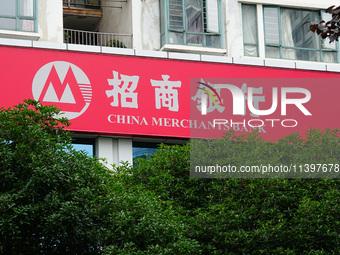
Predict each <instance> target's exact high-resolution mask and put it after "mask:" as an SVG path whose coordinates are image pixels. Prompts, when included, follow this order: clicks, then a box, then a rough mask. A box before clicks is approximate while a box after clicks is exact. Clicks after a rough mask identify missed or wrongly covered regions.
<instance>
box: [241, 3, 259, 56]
mask: <svg viewBox="0 0 340 255" xmlns="http://www.w3.org/2000/svg"><path fill="white" fill-rule="evenodd" d="M247 5H248V6H254V8H255V29H256V31H255V34H256V43H246V42H245V40H244V39H245V36H244V18H243V17H244V10H243V7H244V6H247ZM241 15H242V36H243V55H244V56H247V57H255V58H256V57H259V54H260V53H259V38H258V37H259V33H258V32H259V31H258V29H259V28H258V22H257V19H258V17H257V6H256V4H243V3H242V5H241ZM247 45H250V46H255V47H256V52H257V56H250V55H245V53H246V50H245V48H246V46H247Z"/></svg>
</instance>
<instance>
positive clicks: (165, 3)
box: [160, 0, 223, 49]
mask: <svg viewBox="0 0 340 255" xmlns="http://www.w3.org/2000/svg"><path fill="white" fill-rule="evenodd" d="M216 1H217V7H218V29H219V32H218V33H216V32H209V31H208V26H207V25H205V24H204V23H205V20H207V19H208V16H207V10H206V7H205V6H204V5H206V1H204V0H202V5H201V6H202V14H203V16H202V28H203V31H202V32H201V33H199V32H188V31H186V28H185V25H186V19H187V17H186V12H185V0H182V1H181V2H182V14H183V17H182V18H183V20H182V22H183V29H172V28H170V8H169V0H160V38H161V39H160V42H161V47H162V46H164V45H166V44H172V45H186V46H197V47H205V48H215V49H221V48H223V36H222V15H221V14H222V13H221V0H216ZM170 33H182V34H183V43H172V42H170ZM188 34H191V35H202V36H203V43H202V44H194V43H188V42H187V35H188ZM207 36H219V47H214V46H207Z"/></svg>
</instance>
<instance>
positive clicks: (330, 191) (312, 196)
mask: <svg viewBox="0 0 340 255" xmlns="http://www.w3.org/2000/svg"><path fill="white" fill-rule="evenodd" d="M210 142H211V143H214V142H215V145H216V144H217V143H219V146H220V147H219V148H217V149H218V150H219V153H221V152H223V155H224V159H225V161H223V163H225V164H228V163H232V164H235V165H238V166H240V165H242V164H250V165H251V164H253V165H255V164H257V163H262V164H290V163H298V162H301V161H302V162H304V163H306V162H307V163H317V162H322V163H327V162H328V163H337V164H338V163H339V162H340V146H339V145H340V138H339V132H338V130H324V131H320V130H310V131H309V132H308V133H307V134H306V136H305V137H304V138H303V137H302V136H300V135H298V134H292V135H290V136H287V137H285V138H283V139H281V140H280V141H279V142H276V143H274V142H266V141H264V140H262V139H260V137H258V135H257V134H256V133H252V134H250V135H249V136H236V135H235V134H233V133H232V132H230V133H228V134H227V135H226V137H224V138H222V139H220V140H219V141H210ZM192 146H195V144H193V143H191V144H187V145H184V146H165V145H163V146H162V147H161V148H160V149H159V150H158V151H157V152H156V153H155V154H154V155H153V156H152V157H151V158H149V159H141V160H140V161H139V162H138V163H137V166H136V167H135V168H131V169H129V172H128V174H125V175H123V179H124V180H123V181H124V182H126V183H128V184H129V185H131V186H135V185H143V186H144V187H145V188H146V189H148V190H150V191H153V192H155V193H156V194H157V195H158V196H159V197H160V198H161V199H162V200H163V201H166V202H167V203H168V204H170V205H171V206H172V208H173V209H174V210H175V211H176V212H177V213H178V214H180V215H182V217H183V218H184V219H185V220H184V223H185V225H186V230H187V231H186V232H185V233H184V235H185V236H186V237H187V238H190V239H192V240H196V241H197V242H198V244H199V247H200V252H201V254H246V255H249V254H339V252H340V250H339V247H340V245H339V244H340V227H339V226H340V216H339V213H338V211H339V210H340V203H339V202H340V201H339V197H340V185H339V184H340V182H339V179H320V178H316V179H299V178H295V179H285V178H280V179H279V178H271V179H261V178H257V179H252V178H235V179H230V178H216V179H193V178H189V172H190V161H191V160H192V159H190V150H192V149H193V148H192ZM205 148H208V149H205ZM198 150H201V151H202V154H200V159H201V161H205V162H209V161H210V162H215V163H216V159H217V157H216V155H215V151H214V150H213V146H211V147H207V146H200V144H199V146H198Z"/></svg>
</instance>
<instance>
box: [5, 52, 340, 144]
mask: <svg viewBox="0 0 340 255" xmlns="http://www.w3.org/2000/svg"><path fill="white" fill-rule="evenodd" d="M0 55H1V60H2V61H1V63H0V70H1V75H0V86H1V94H0V106H1V107H10V106H13V105H15V104H17V103H21V102H22V101H23V99H26V98H34V99H36V100H40V101H41V102H42V103H43V104H54V105H56V106H58V107H59V108H61V109H62V110H63V112H64V116H66V117H68V118H70V122H71V123H72V124H71V126H70V128H69V129H70V130H71V131H77V132H86V133H96V134H104V135H117V136H120V135H128V136H153V137H169V138H171V137H174V138H175V137H176V138H190V133H191V135H192V136H196V135H195V134H196V133H197V130H203V131H205V134H207V135H209V132H211V131H212V130H214V128H212V125H211V124H209V121H210V122H211V121H212V120H214V118H215V117H214V116H215V115H214V114H215V113H217V112H218V113H219V114H223V115H218V116H217V115H216V116H217V117H216V118H215V119H224V120H228V122H227V123H223V124H221V123H220V125H222V127H226V126H228V125H229V127H230V124H232V123H230V120H233V119H234V122H238V123H241V124H242V125H241V126H243V123H246V125H247V126H248V127H249V125H248V124H249V123H248V122H249V121H250V123H251V124H253V125H255V124H256V125H259V123H262V122H261V120H262V121H264V126H263V129H264V130H265V132H263V133H264V134H263V135H264V137H265V138H267V139H275V138H277V137H281V136H282V135H285V134H288V133H292V132H295V131H297V132H305V131H306V130H307V129H308V128H309V127H315V128H325V127H330V128H336V127H340V119H339V118H338V117H337V114H336V112H337V110H338V109H340V102H339V100H338V94H340V85H338V84H337V83H338V80H337V79H338V78H340V74H337V73H330V72H318V71H303V70H291V69H280V68H268V67H257V66H245V65H234V64H223V63H211V62H209V63H208V62H198V61H183V60H173V59H159V58H146V57H137V56H122V55H111V54H99V53H84V52H71V51H59V50H47V49H35V48H21V47H9V46H0ZM213 78H219V79H222V83H223V82H224V83H225V84H229V85H233V86H235V89H236V90H238V91H243V96H241V97H242V100H245V101H244V104H245V108H244V114H243V115H242V114H241V115H240V114H238V113H237V112H234V111H237V110H236V108H235V107H234V105H233V101H235V102H236V101H237V100H236V99H235V97H234V95H232V96H231V97H229V96H230V95H229V96H228V95H227V94H224V92H223V91H227V92H226V93H229V92H230V88H227V89H226V90H222V89H221V88H218V86H217V85H216V84H217V83H221V82H220V81H218V82H216V81H215V80H214V79H213ZM288 78H289V79H288ZM326 78H327V79H326ZM225 79H229V80H228V81H226V80H225ZM242 79H244V81H243V80H242ZM339 81H340V80H339ZM200 82H201V83H204V84H207V85H209V84H211V85H212V86H211V87H212V88H216V89H219V90H218V91H217V90H215V91H216V92H217V94H214V95H213V92H212V91H210V92H211V95H212V97H210V99H209V97H208V102H209V105H207V109H206V110H208V112H207V113H206V116H203V115H202V112H201V111H200V107H201V106H200V104H201V101H200V100H201V98H198V97H197V96H198V94H197V87H199V86H201V90H202V91H204V90H203V89H206V90H207V87H204V84H203V85H202V84H200ZM244 84H246V87H245V85H244ZM242 86H243V87H242ZM236 87H237V88H238V89H237V88H236ZM249 87H251V88H253V91H252V92H253V95H254V97H253V101H252V104H253V105H254V108H252V107H251V105H250V108H249V105H248V103H247V100H248V99H249V90H248V88H249ZM261 88H262V89H261ZM273 88H277V90H273ZM285 88H300V89H301V90H298V91H295V92H294V91H291V90H289V89H286V90H287V91H286V90H285ZM260 90H261V91H260ZM306 91H308V93H307V92H306ZM309 93H310V95H309ZM206 94H207V95H208V94H209V93H208V92H206ZM283 94H284V98H283ZM201 95H202V93H201ZM273 95H274V97H273ZM275 95H276V96H277V105H276V108H275V111H273V112H272V113H271V112H270V111H268V112H264V111H262V112H257V113H261V114H262V113H270V114H267V115H262V116H253V115H256V114H253V112H255V113H256V111H261V110H265V109H267V110H270V109H272V110H273V109H274V108H271V106H272V105H273V101H275V100H274V99H275V97H276V96H275ZM195 96H196V98H195ZM309 96H310V97H309ZM213 97H214V99H215V100H214V99H213ZM218 97H220V99H221V101H219V100H218V101H216V99H219V98H218ZM263 97H265V99H264V100H263ZM299 98H300V99H301V100H302V101H300V103H301V107H299V105H300V103H299V102H298V101H297V102H295V104H294V103H292V102H291V101H289V100H290V99H291V100H294V99H299ZM307 99H308V100H307ZM209 100H213V101H216V102H214V103H211V102H210V101H209ZM240 100H241V99H240ZM256 100H257V101H256ZM285 100H286V101H285ZM303 100H305V101H306V102H305V101H303ZM238 102H241V101H238ZM256 103H258V105H257V106H255V104H256ZM214 104H215V105H214ZM219 104H220V105H219ZM218 105H219V106H218ZM190 106H191V107H190ZM212 106H214V107H212ZM274 106H275V105H274ZM211 107H212V108H214V109H215V108H216V110H215V113H214V112H213V111H212V108H211ZM218 107H223V109H224V110H223V111H222V112H221V111H219V110H218V109H217V108H218ZM282 107H285V109H286V114H282ZM190 108H191V109H190ZM303 108H304V109H306V111H308V112H309V113H310V115H308V114H306V113H307V112H306V111H302V109H303ZM219 109H220V110H221V108H219ZM252 109H253V112H252V111H251V110H252ZM241 110H242V109H241ZM209 111H210V112H209ZM195 114H198V115H197V116H200V118H201V117H202V116H203V120H198V119H197V120H194V119H193V118H194V116H196V115H195ZM204 118H206V119H204ZM208 118H209V119H208ZM266 119H275V120H274V121H273V120H271V121H270V120H269V121H268V120H266ZM289 120H291V121H289ZM292 120H294V121H296V122H297V123H298V125H296V126H294V127H293V125H294V123H295V122H294V121H292ZM195 121H196V122H195ZM202 121H203V125H202ZM204 121H205V122H204ZM282 121H284V122H283V124H282ZM215 124H218V123H215ZM224 124H225V125H224ZM272 125H276V126H275V127H271V126H272ZM231 126H234V125H231ZM285 126H287V127H285ZM289 126H291V127H289ZM235 127H236V126H235ZM238 128H239V131H241V128H240V126H239V127H238ZM216 129H218V128H216ZM207 130H209V132H207ZM248 131H249V130H248V129H247V130H244V129H243V130H242V132H248ZM197 134H199V133H197ZM204 136H206V135H204Z"/></svg>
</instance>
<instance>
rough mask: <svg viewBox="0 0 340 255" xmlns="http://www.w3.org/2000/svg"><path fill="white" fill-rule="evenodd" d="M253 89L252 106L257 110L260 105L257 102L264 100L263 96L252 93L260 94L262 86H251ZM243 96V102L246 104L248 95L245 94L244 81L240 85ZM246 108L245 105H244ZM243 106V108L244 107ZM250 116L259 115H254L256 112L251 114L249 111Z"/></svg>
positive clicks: (245, 86) (245, 85)
mask: <svg viewBox="0 0 340 255" xmlns="http://www.w3.org/2000/svg"><path fill="white" fill-rule="evenodd" d="M252 89H253V102H254V108H255V109H257V110H259V109H260V105H259V103H260V102H264V101H265V96H255V95H254V94H259V95H262V93H263V87H259V88H252ZM241 90H242V92H243V94H244V96H245V101H244V103H245V104H246V101H247V100H248V96H247V95H246V94H247V84H246V83H244V84H243V85H242V88H241ZM246 108H247V107H246ZM246 108H245V109H246ZM250 115H251V116H253V117H259V115H256V114H253V113H251V114H250Z"/></svg>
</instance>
